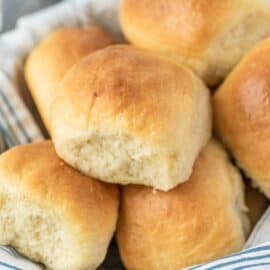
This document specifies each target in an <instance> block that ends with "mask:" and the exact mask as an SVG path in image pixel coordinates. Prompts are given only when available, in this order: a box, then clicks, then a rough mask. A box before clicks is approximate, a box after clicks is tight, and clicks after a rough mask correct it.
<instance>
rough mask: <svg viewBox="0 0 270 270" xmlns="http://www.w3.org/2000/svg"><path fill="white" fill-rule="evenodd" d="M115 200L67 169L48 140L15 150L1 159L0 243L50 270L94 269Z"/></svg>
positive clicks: (108, 188)
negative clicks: (10, 246)
mask: <svg viewBox="0 0 270 270" xmlns="http://www.w3.org/2000/svg"><path fill="white" fill-rule="evenodd" d="M118 195H119V194H118V190H117V187H116V186H113V185H110V184H106V183H102V182H99V181H97V180H95V179H93V178H89V177H86V176H84V175H82V174H80V173H79V172H78V171H76V170H74V169H72V168H71V167H69V166H68V165H67V164H65V163H64V162H63V161H62V160H61V159H59V158H58V157H57V155H56V153H55V151H54V148H53V145H52V143H51V142H50V141H47V142H40V143H34V144H29V145H23V146H18V147H15V148H13V149H11V150H9V151H8V152H6V153H4V154H2V155H1V156H0V220H1V222H0V244H4V245H12V246H14V247H15V248H16V249H17V250H18V251H20V252H21V253H22V254H24V255H25V256H27V257H29V258H30V259H32V260H34V261H37V262H40V263H43V264H44V265H45V266H46V267H47V268H46V269H49V270H63V269H65V270H78V269H82V270H84V269H89V270H94V269H96V268H97V267H98V265H99V264H100V263H101V262H102V261H103V259H104V257H105V255H106V252H107V247H108V245H109V242H110V240H111V238H112V235H113V232H114V230H115V227H116V220H117V216H118V204H119V198H118Z"/></svg>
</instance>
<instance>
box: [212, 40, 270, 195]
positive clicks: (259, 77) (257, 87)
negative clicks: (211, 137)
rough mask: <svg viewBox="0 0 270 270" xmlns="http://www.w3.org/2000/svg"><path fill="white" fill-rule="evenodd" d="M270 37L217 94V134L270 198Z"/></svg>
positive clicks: (215, 110) (247, 57)
mask: <svg viewBox="0 0 270 270" xmlns="http://www.w3.org/2000/svg"><path fill="white" fill-rule="evenodd" d="M269 102H270V39H267V40H265V41H263V42H262V43H260V44H259V45H258V46H256V47H255V48H254V49H253V50H251V51H250V52H249V53H248V54H247V55H246V57H245V58H244V59H243V60H242V61H241V63H240V64H239V65H238V66H237V67H236V68H235V69H234V70H233V72H232V73H231V74H230V76H229V77H228V78H227V79H226V81H225V82H224V84H223V85H222V86H221V87H220V88H219V89H218V91H217V92H216V94H215V96H214V116H215V126H216V131H217V133H218V135H219V136H220V137H221V138H222V139H223V141H224V143H225V144H226V146H227V147H228V148H229V149H230V151H231V153H232V154H233V156H234V157H235V159H236V160H237V162H238V164H239V166H240V167H241V168H242V169H243V170H244V171H245V172H246V174H247V175H248V176H249V177H250V178H251V179H253V180H254V183H255V185H257V186H258V187H259V188H260V189H261V190H262V191H263V192H264V193H265V194H266V195H267V196H268V198H270V136H269V134H270V105H269Z"/></svg>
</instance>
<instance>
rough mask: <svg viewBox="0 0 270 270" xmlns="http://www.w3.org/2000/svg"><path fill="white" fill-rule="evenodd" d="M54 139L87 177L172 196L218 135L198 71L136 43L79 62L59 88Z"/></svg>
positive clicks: (59, 152)
mask: <svg viewBox="0 0 270 270" xmlns="http://www.w3.org/2000/svg"><path fill="white" fill-rule="evenodd" d="M57 93H58V96H57V98H56V99H55V102H54V103H53V106H52V114H51V116H52V137H53V140H54V143H55V146H56V151H57V152H58V154H59V155H60V156H61V157H62V158H63V159H64V160H65V161H66V162H67V163H69V164H70V165H71V166H73V167H75V168H77V169H79V170H80V171H82V172H84V173H85V174H87V175H90V176H93V177H96V178H98V179H102V180H104V181H107V182H112V183H119V184H129V183H133V184H143V185H149V186H153V187H155V188H158V189H161V190H168V189H170V188H172V187H174V186H176V185H177V184H179V183H181V182H184V181H186V180H187V179H188V177H189V176H190V174H191V171H192V166H193V163H194V160H195V159H196V157H197V155H198V152H199V151H200V150H201V148H202V147H203V146H204V145H205V144H206V143H207V141H208V139H209V137H210V133H211V112H210V111H211V110H210V109H211V108H210V107H211V106H210V98H209V91H208V89H207V88H206V87H205V86H204V85H203V83H202V82H201V81H200V80H199V79H198V78H197V77H195V76H194V75H193V74H192V73H191V71H189V70H187V69H186V68H184V67H182V66H178V65H176V64H174V63H173V62H170V61H169V60H167V59H164V58H162V57H159V56H157V55H155V54H152V53H149V52H146V51H143V50H141V49H136V48H134V47H132V46H128V45H115V46H110V47H108V48H105V49H103V50H99V51H97V52H95V53H93V54H91V55H90V56H88V57H86V58H84V59H83V60H82V61H80V62H79V63H78V64H76V65H75V66H74V67H73V68H72V69H71V70H70V71H69V72H68V73H67V74H66V76H65V77H64V79H63V80H62V81H61V83H60V84H59V85H58V89H57Z"/></svg>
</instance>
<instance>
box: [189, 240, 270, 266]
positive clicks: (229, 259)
mask: <svg viewBox="0 0 270 270" xmlns="http://www.w3.org/2000/svg"><path fill="white" fill-rule="evenodd" d="M265 251H269V253H268V254H267V255H265ZM262 253H263V254H264V255H262V256H260V254H262ZM243 256H244V258H243ZM246 256H249V257H246ZM250 256H252V257H250ZM267 258H270V245H269V244H265V245H263V246H259V247H255V248H250V249H248V250H244V251H242V252H239V253H236V254H232V255H231V256H226V257H223V258H221V259H219V260H216V261H213V262H209V263H206V264H200V265H197V266H194V267H190V268H188V269H189V270H201V269H202V270H216V269H227V268H226V267H230V266H233V265H234V264H237V263H246V262H248V261H253V262H254V261H256V260H258V261H257V262H256V263H259V261H260V260H263V259H267ZM262 263H263V262H262ZM240 267H241V265H240ZM230 269H232V268H230ZM233 269H235V268H233Z"/></svg>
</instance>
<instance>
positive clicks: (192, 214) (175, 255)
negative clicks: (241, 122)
mask: <svg viewBox="0 0 270 270" xmlns="http://www.w3.org/2000/svg"><path fill="white" fill-rule="evenodd" d="M243 187H244V186H243V182H242V179H241V175H240V174H239V172H238V170H237V169H236V168H235V167H234V166H233V165H232V164H231V163H230V161H229V159H228V156H227V155H226V153H225V151H224V150H223V149H222V148H221V146H220V145H219V144H218V143H217V142H214V141H211V142H210V143H209V144H208V145H207V146H206V147H205V148H204V150H203V151H202V152H201V154H200V156H199V157H198V159H197V160H196V162H195V165H194V169H193V173H192V175H191V177H190V179H189V181H187V182H186V183H184V184H181V185H179V186H177V187H176V188H174V189H172V190H170V191H169V192H162V191H156V190H153V189H151V188H149V187H143V186H136V185H129V186H126V187H123V188H122V195H121V206H120V213H119V221H118V225H117V241H118V246H119V249H120V254H121V258H122V261H123V263H124V264H125V266H126V269H128V270H149V269H151V270H164V269H170V270H174V269H175V270H181V269H184V268H185V267H187V266H191V265H194V264H198V263H201V262H206V261H210V260H213V259H215V258H218V257H221V256H223V255H226V254H230V253H232V252H235V251H238V250H240V249H241V248H242V247H243V244H244V242H245V239H246V235H247V233H248V230H249V222H248V219H247V215H246V213H245V212H246V207H245V204H244V190H243Z"/></svg>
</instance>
